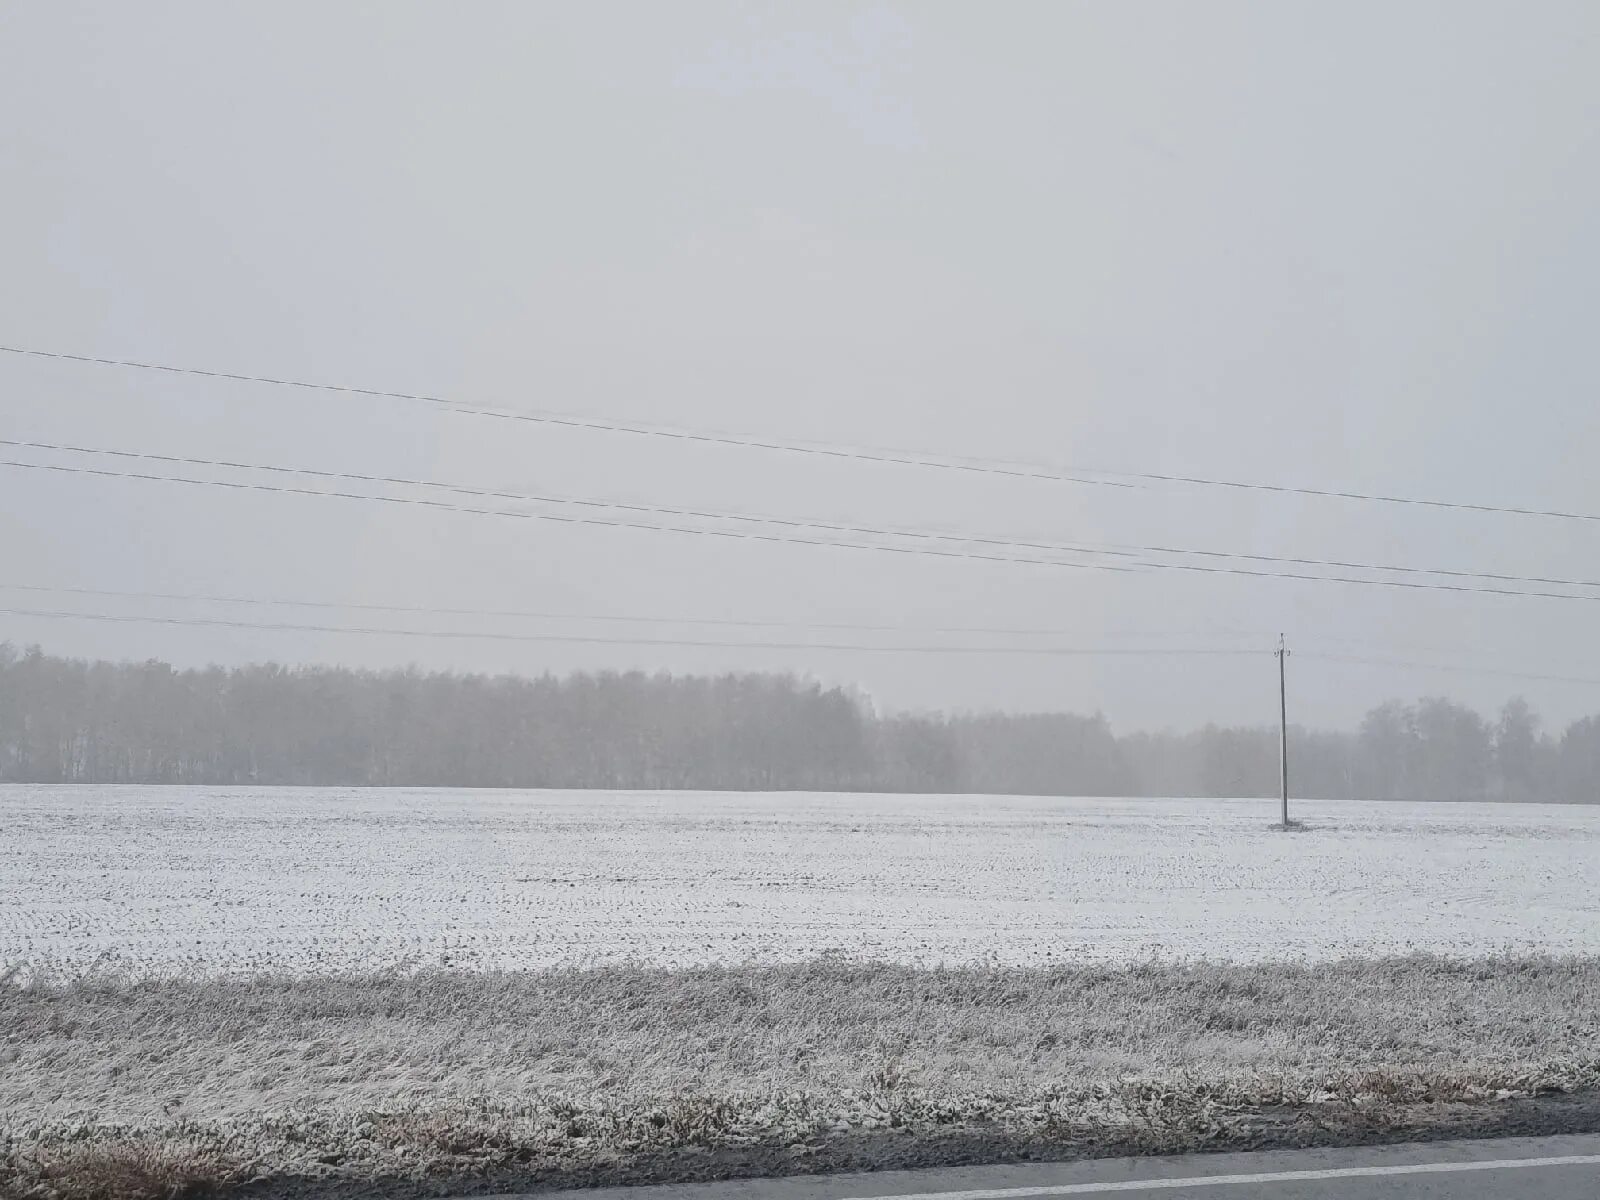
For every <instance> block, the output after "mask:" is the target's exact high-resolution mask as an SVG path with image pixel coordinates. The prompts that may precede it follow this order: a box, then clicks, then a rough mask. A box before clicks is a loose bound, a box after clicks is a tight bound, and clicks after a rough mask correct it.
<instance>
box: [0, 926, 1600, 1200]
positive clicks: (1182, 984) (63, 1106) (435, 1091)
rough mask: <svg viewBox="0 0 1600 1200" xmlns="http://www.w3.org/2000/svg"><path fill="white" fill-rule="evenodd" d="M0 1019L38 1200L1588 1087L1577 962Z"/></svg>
mask: <svg viewBox="0 0 1600 1200" xmlns="http://www.w3.org/2000/svg"><path fill="white" fill-rule="evenodd" d="M3 1001H4V1003H3V1007H0V1191H4V1192H6V1193H8V1194H11V1195H21V1196H30V1197H32V1196H40V1197H46V1196H48V1197H57V1196H59V1197H85V1198H87V1197H90V1196H127V1197H151V1196H157V1195H170V1194H182V1193H185V1192H198V1191H202V1190H205V1189H206V1188H208V1187H213V1186H216V1185H219V1184H221V1185H228V1184H242V1183H245V1182H246V1181H249V1180H258V1181H262V1182H258V1183H257V1184H255V1185H254V1187H255V1189H256V1190H258V1191H265V1192H267V1193H271V1192H273V1190H274V1189H276V1190H277V1191H279V1192H285V1189H286V1188H289V1184H290V1183H291V1182H293V1181H297V1180H298V1181H309V1180H320V1181H322V1183H323V1184H324V1185H328V1184H339V1185H341V1186H344V1187H346V1188H354V1189H356V1190H357V1191H359V1187H360V1185H363V1184H368V1183H378V1182H381V1183H382V1184H383V1185H384V1186H385V1187H387V1188H388V1189H389V1191H390V1192H391V1193H397V1192H398V1193H403V1192H404V1191H405V1189H406V1186H407V1185H411V1186H415V1185H418V1184H419V1183H423V1182H429V1181H431V1182H432V1183H434V1184H437V1183H439V1182H440V1181H441V1180H449V1181H452V1182H453V1183H456V1184H459V1185H460V1186H470V1185H471V1184H473V1183H477V1184H484V1183H488V1182H501V1183H506V1182H516V1181H526V1182H540V1181H563V1182H574V1181H583V1180H586V1179H618V1180H620V1179H627V1178H633V1177H638V1176H640V1175H641V1174H650V1173H661V1172H662V1171H667V1172H669V1173H677V1174H685V1173H687V1174H697V1173H698V1174H708V1173H716V1172H717V1171H720V1170H750V1169H763V1167H770V1168H772V1169H781V1170H785V1171H795V1170H804V1169H806V1167H807V1165H808V1163H815V1164H824V1163H828V1162H832V1161H836V1160H837V1155H834V1158H832V1159H830V1157H829V1155H830V1153H832V1150H830V1147H831V1148H834V1149H837V1148H838V1147H840V1146H846V1145H848V1146H854V1147H856V1148H857V1150H858V1151H859V1153H858V1154H857V1157H855V1158H851V1159H849V1161H850V1162H851V1163H853V1164H854V1165H863V1163H865V1162H871V1161H893V1160H894V1159H895V1156H896V1155H902V1157H904V1156H905V1155H904V1154H903V1153H902V1152H907V1153H909V1157H910V1158H911V1159H914V1158H916V1157H917V1153H916V1147H917V1146H919V1145H921V1144H925V1143H930V1142H933V1141H938V1140H940V1139H943V1140H944V1141H946V1142H948V1141H949V1140H950V1139H952V1138H961V1137H966V1138H968V1139H969V1144H983V1145H988V1146H990V1147H1001V1148H1003V1149H1004V1150H1005V1152H1007V1153H1016V1152H1034V1153H1089V1152H1097V1151H1098V1152H1106V1151H1108V1150H1138V1149H1149V1150H1157V1149H1159V1150H1175V1149H1181V1148H1185V1147H1193V1146H1197V1145H1207V1144H1239V1142H1240V1141H1241V1140H1243V1139H1245V1138H1246V1136H1247V1135H1248V1134H1249V1132H1250V1131H1251V1130H1259V1121H1257V1120H1256V1119H1255V1118H1256V1117H1259V1116H1260V1114H1262V1113H1266V1112H1272V1113H1275V1114H1277V1115H1276V1116H1275V1117H1274V1119H1275V1120H1280V1121H1289V1122H1290V1123H1295V1122H1299V1123H1300V1125H1301V1126H1305V1125H1306V1122H1307V1121H1309V1122H1310V1126H1315V1125H1317V1124H1319V1123H1320V1124H1322V1125H1324V1126H1329V1127H1332V1126H1336V1125H1339V1124H1340V1123H1341V1122H1343V1123H1345V1124H1347V1125H1348V1123H1349V1122H1350V1121H1351V1120H1355V1119H1359V1121H1360V1122H1362V1123H1363V1128H1368V1129H1376V1128H1380V1127H1381V1126H1382V1125H1383V1124H1384V1122H1386V1121H1389V1122H1399V1123H1402V1124H1403V1123H1404V1122H1405V1121H1410V1120H1414V1119H1415V1111H1416V1108H1417V1106H1418V1105H1423V1106H1426V1105H1430V1104H1431V1105H1435V1106H1437V1105H1439V1104H1442V1103H1445V1102H1456V1101H1471V1102H1475V1101H1492V1100H1493V1099H1495V1098H1496V1097H1497V1096H1498V1097H1500V1098H1502V1099H1503V1098H1505V1097H1506V1096H1508V1095H1521V1094H1532V1093H1537V1092H1540V1091H1545V1090H1565V1091H1582V1090H1586V1089H1593V1088H1596V1087H1600V960H1595V959H1579V958H1572V959H1555V958H1521V959H1512V958H1502V959H1493V960H1482V961H1476V962H1457V961H1449V960H1442V959H1435V958H1427V957H1414V958H1401V959H1390V960H1381V961H1345V962H1340V963H1335V964H1323V965H1309V964H1302V965H1284V964H1278V965H1245V966H1218V965H1203V964H1189V965H1163V964H1143V965H1136V966H1132V967H1085V966H1076V967H1061V968H983V967H968V968H952V969H919V968H914V967H907V966H901V965H888V964H873V963H853V962H848V961H827V960H824V961H817V962H811V963H806V964H789V965H767V966H751V967H707V968H699V969H694V970H680V971H674V970H666V969H659V968H641V967H607V968H601V969H595V970H584V971H578V970H573V971H551V972H538V973H492V972H490V973H450V972H427V973H421V974H415V975H397V974H396V975H368V976H323V977H315V976H298V975H297V976H260V977H255V978H238V977H234V978H223V979H199V978H197V979H168V980H152V979H143V980H138V979H134V980H118V979H115V978H99V979H96V978H94V977H88V978H81V979H78V980H75V981H72V982H67V983H61V984H56V985H47V984H43V983H37V982H36V983H32V984H28V985H26V986H20V987H19V986H17V985H16V984H12V985H10V987H9V990H8V991H6V992H5V993H4V995H3ZM1406 1114H1410V1115H1406ZM1310 1126H1306V1127H1307V1128H1309V1127H1310ZM970 1139H977V1141H976V1142H970ZM869 1143H870V1146H869ZM871 1147H876V1149H871ZM686 1156H687V1157H686ZM886 1156H887V1157H886ZM663 1164H666V1165H665V1166H664V1165H663ZM290 1190H292V1189H290Z"/></svg>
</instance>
